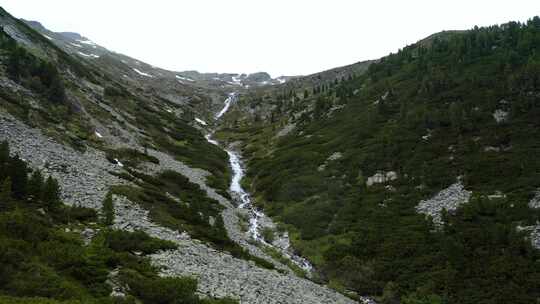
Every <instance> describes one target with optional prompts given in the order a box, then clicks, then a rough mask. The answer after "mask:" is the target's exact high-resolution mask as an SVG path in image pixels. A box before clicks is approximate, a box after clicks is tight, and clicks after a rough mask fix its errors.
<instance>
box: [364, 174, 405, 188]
mask: <svg viewBox="0 0 540 304" xmlns="http://www.w3.org/2000/svg"><path fill="white" fill-rule="evenodd" d="M397 178H398V175H397V173H396V172H395V171H388V172H384V171H379V172H377V173H375V174H374V175H373V176H370V177H368V179H367V181H366V185H367V186H368V187H371V186H373V185H375V184H384V183H388V182H391V181H393V180H396V179H397Z"/></svg>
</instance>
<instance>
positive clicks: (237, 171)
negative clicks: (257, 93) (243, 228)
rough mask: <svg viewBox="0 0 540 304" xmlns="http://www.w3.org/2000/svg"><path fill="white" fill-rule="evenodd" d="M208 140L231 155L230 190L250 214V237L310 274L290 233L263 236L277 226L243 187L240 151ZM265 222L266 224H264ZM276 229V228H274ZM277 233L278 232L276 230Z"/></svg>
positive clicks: (230, 99)
mask: <svg viewBox="0 0 540 304" xmlns="http://www.w3.org/2000/svg"><path fill="white" fill-rule="evenodd" d="M237 98H238V95H237V93H231V94H229V97H228V98H227V99H226V100H225V102H224V106H223V109H222V110H221V111H219V112H218V114H216V115H215V117H214V118H215V120H216V121H218V120H219V119H220V118H221V117H222V116H223V115H224V114H225V113H227V111H228V110H229V108H230V106H231V105H232V104H233V103H234V102H235V101H236V100H237ZM205 137H206V140H207V141H208V142H209V143H211V144H213V145H216V146H218V147H220V148H221V149H223V150H224V151H225V152H227V155H228V156H229V164H230V166H231V169H232V171H233V177H232V179H231V184H230V187H229V190H230V192H231V194H232V196H233V198H234V200H235V202H236V207H237V208H238V209H243V211H245V213H246V214H248V216H249V217H248V222H249V225H248V231H247V234H248V237H249V238H251V239H252V240H254V241H256V242H258V243H261V244H262V245H263V246H268V247H271V248H273V249H274V250H276V251H278V252H279V253H280V254H281V255H283V256H284V257H285V258H287V259H289V260H290V261H291V262H293V263H294V264H295V265H296V266H298V267H300V268H301V269H302V270H304V271H305V272H306V274H307V275H308V276H309V275H310V274H311V271H312V270H313V266H312V265H311V263H310V262H309V261H308V260H307V259H305V258H303V257H301V256H299V255H297V254H295V253H294V251H293V248H292V247H291V245H290V241H289V236H288V233H287V232H285V233H283V234H281V235H276V238H275V240H274V241H272V242H267V241H266V240H265V239H264V238H263V236H262V229H263V228H264V227H272V228H275V224H274V223H273V222H272V219H271V218H270V217H268V216H267V215H265V214H264V212H263V211H262V210H260V209H259V208H257V207H256V206H254V205H253V203H252V201H251V196H250V195H249V193H248V192H247V191H246V190H245V189H244V188H243V187H242V179H243V177H244V176H245V168H244V163H243V161H242V158H241V155H240V153H238V152H237V151H234V150H233V149H230V148H227V147H223V146H222V145H221V144H220V143H219V142H217V141H216V140H214V139H212V133H209V134H207V135H206V136H205ZM263 223H264V224H263ZM274 230H275V229H274ZM275 233H276V234H277V232H275Z"/></svg>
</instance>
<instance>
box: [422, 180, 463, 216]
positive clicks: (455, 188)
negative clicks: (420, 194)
mask: <svg viewBox="0 0 540 304" xmlns="http://www.w3.org/2000/svg"><path fill="white" fill-rule="evenodd" d="M471 194H472V192H471V191H467V190H465V188H464V187H463V185H462V184H461V182H458V183H455V184H452V185H450V186H449V187H448V188H446V189H443V190H441V191H440V192H439V193H437V194H436V195H435V196H434V197H432V198H430V199H427V200H423V201H421V202H420V203H419V204H418V206H416V211H417V212H418V213H422V214H425V215H426V216H428V215H429V216H431V217H432V218H433V223H435V224H436V225H442V224H443V221H442V211H443V210H446V211H448V212H453V211H456V210H457V208H458V207H459V206H460V205H462V204H465V203H467V202H469V199H470V197H471Z"/></svg>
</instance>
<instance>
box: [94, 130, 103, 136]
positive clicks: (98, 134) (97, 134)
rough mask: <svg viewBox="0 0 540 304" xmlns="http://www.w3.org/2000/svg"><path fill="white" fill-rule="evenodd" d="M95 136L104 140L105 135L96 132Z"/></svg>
mask: <svg viewBox="0 0 540 304" xmlns="http://www.w3.org/2000/svg"><path fill="white" fill-rule="evenodd" d="M95 134H96V136H97V137H98V138H103V135H101V133H99V132H98V131H96V132H95Z"/></svg>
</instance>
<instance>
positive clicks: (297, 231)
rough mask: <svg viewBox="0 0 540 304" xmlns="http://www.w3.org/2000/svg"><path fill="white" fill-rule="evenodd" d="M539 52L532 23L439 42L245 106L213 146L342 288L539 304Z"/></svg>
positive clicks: (410, 297)
mask: <svg viewBox="0 0 540 304" xmlns="http://www.w3.org/2000/svg"><path fill="white" fill-rule="evenodd" d="M539 50H540V18H538V17H535V18H533V19H531V20H530V21H528V22H527V23H526V24H519V23H514V22H511V23H508V24H504V25H501V26H493V27H488V28H475V29H473V30H470V31H459V32H444V33H441V34H438V35H433V36H431V37H430V38H428V39H425V40H423V41H421V42H419V43H418V44H414V45H411V46H409V47H406V48H404V49H403V50H400V51H399V52H398V53H397V54H392V55H390V56H387V57H384V58H382V59H381V60H379V61H377V62H373V63H371V64H370V65H369V68H368V69H367V71H366V72H365V73H363V74H357V75H356V77H352V78H353V79H345V80H343V81H341V79H337V80H336V81H334V82H333V83H330V84H324V85H319V86H311V85H309V81H306V85H305V86H304V87H303V88H302V87H300V88H295V89H293V90H285V89H283V90H278V89H276V90H270V89H269V90H266V91H264V92H260V91H259V92H248V94H245V95H244V96H241V97H240V101H239V103H238V104H237V105H235V107H233V109H232V111H231V112H230V113H229V114H228V115H227V116H226V119H228V123H227V124H225V125H224V126H223V127H222V128H221V130H220V132H218V133H217V137H218V138H221V139H222V140H227V141H229V142H235V143H238V142H241V143H242V144H241V145H240V147H241V152H242V154H243V155H244V157H245V158H247V159H248V162H247V167H248V168H249V170H248V178H249V180H248V181H247V182H246V185H248V186H249V188H251V189H252V191H253V193H254V194H255V196H256V198H257V201H258V204H259V206H260V207H262V208H264V210H265V212H267V213H268V214H269V215H271V216H273V217H274V218H275V219H276V220H278V221H280V222H281V223H282V225H283V226H284V227H286V228H287V229H289V230H290V231H293V233H292V238H293V244H294V245H295V247H296V248H297V249H298V250H299V251H300V253H301V254H302V255H304V256H306V257H308V258H309V259H310V260H311V261H312V262H313V263H314V264H315V266H316V267H317V268H319V270H320V271H321V279H322V280H327V281H329V282H330V284H331V285H332V286H334V287H335V288H338V289H342V290H354V291H356V292H357V293H359V294H369V295H377V296H379V298H380V299H381V301H382V302H385V303H397V302H399V301H402V302H405V303H478V302H486V303H509V302H511V303H530V302H534V301H537V300H538V298H539V297H540V294H538V290H540V286H539V285H538V284H539V283H538V282H539V281H538V278H539V277H540V269H539V268H538V265H539V264H538V261H539V258H540V255H539V252H538V250H536V249H533V247H532V246H531V245H535V246H538V239H537V237H538V235H539V234H538V231H540V229H539V227H536V226H535V225H536V224H535V223H537V221H538V220H540V217H539V216H540V213H539V210H538V209H531V208H532V207H534V206H537V204H535V202H536V201H537V196H535V193H536V191H537V189H538V188H539V187H540V182H539V181H540V176H539V172H540V163H539V162H538V159H537V157H536V155H538V153H539V152H540V151H539V150H538V148H539V147H540V145H539V138H540V137H539V136H540V134H539V133H538V130H540V128H539V127H540V126H539V125H538V115H539V114H540V113H539V112H538V110H539V106H540V91H539V88H540V79H539V78H538V75H540V57H539V54H540V52H539ZM298 81H299V82H302V80H301V79H300V80H298ZM302 91H305V92H304V93H302ZM535 197H536V198H535ZM443 210H447V211H446V212H445V211H443ZM306 215H309V216H306ZM432 220H433V221H432ZM531 233H532V234H531Z"/></svg>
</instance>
